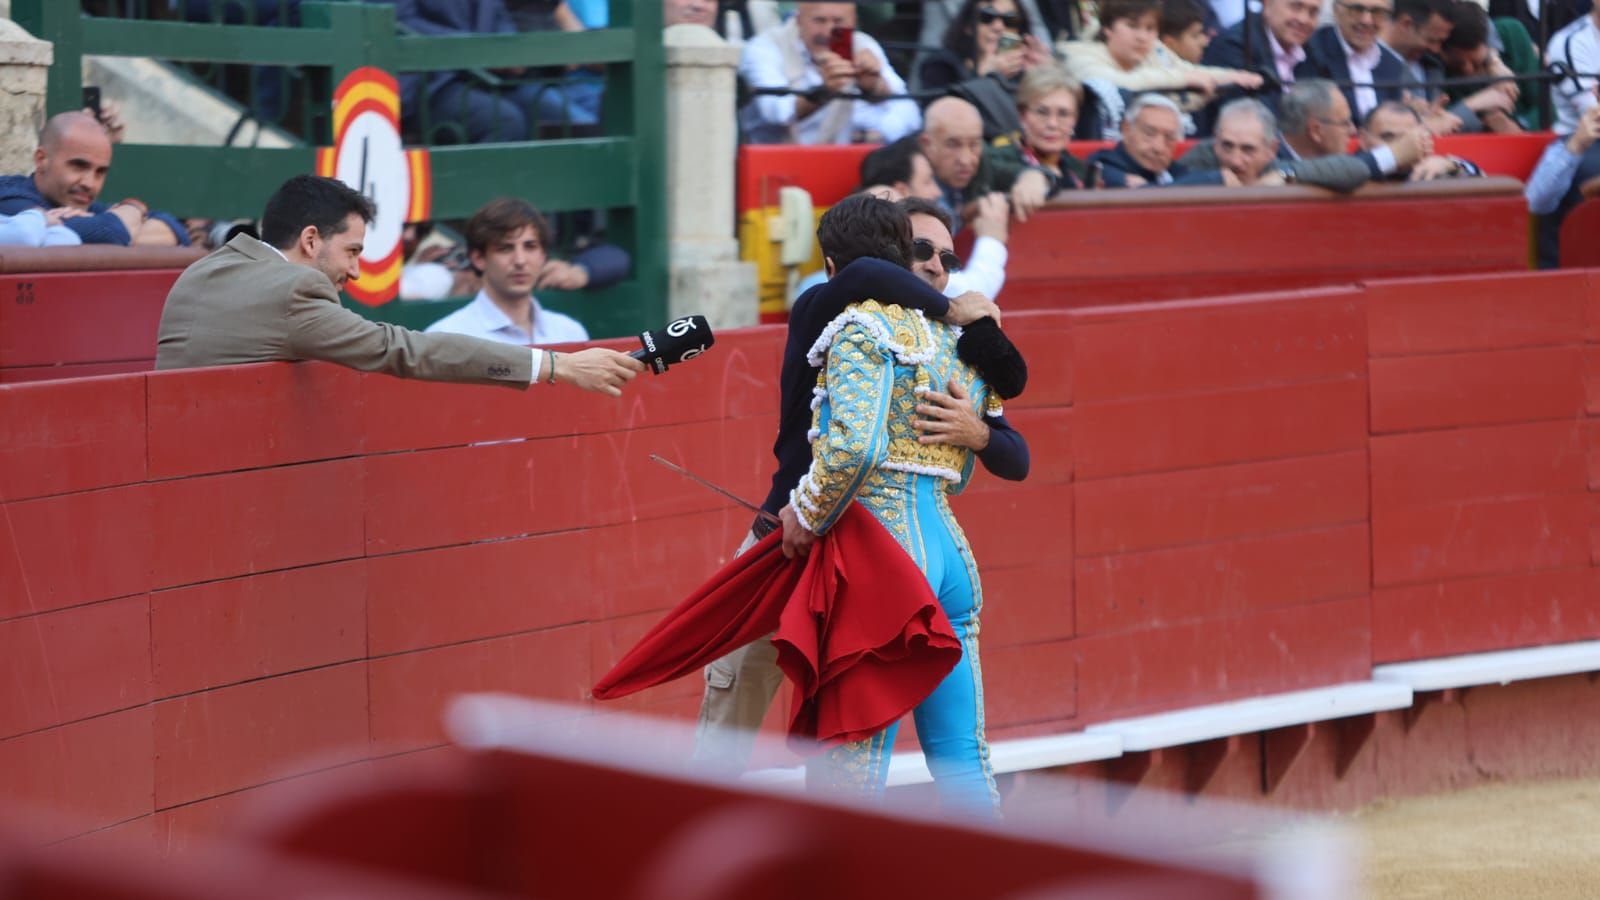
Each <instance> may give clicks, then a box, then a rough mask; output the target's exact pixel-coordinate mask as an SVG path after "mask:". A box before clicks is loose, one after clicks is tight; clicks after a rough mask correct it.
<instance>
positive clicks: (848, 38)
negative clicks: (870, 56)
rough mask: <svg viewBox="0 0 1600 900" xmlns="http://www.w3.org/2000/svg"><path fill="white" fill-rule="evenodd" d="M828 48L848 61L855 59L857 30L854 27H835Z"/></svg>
mask: <svg viewBox="0 0 1600 900" xmlns="http://www.w3.org/2000/svg"><path fill="white" fill-rule="evenodd" d="M828 49H829V50H831V51H833V52H834V53H835V54H837V55H838V56H839V57H840V58H841V59H844V60H847V61H848V60H852V59H855V58H856V30H855V29H854V28H835V29H834V30H833V34H832V36H830V37H829V38H828Z"/></svg>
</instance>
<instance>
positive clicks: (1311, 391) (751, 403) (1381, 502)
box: [0, 271, 1600, 839]
mask: <svg viewBox="0 0 1600 900" xmlns="http://www.w3.org/2000/svg"><path fill="white" fill-rule="evenodd" d="M1593 278H1594V275H1592V274H1591V273H1589V272H1584V271H1579V272H1565V273H1556V274H1526V273H1524V274H1515V275H1503V276H1494V277H1491V278H1434V279H1419V280H1412V281H1407V282H1378V283H1373V284H1369V285H1367V286H1365V287H1358V288H1349V289H1338V290H1322V291H1310V292H1297V293H1279V294H1272V295H1261V296H1253V297H1234V298H1222V299H1216V300H1206V301H1183V302H1173V303H1163V304H1149V305H1137V306H1124V307H1119V308H1109V309H1085V310H1078V311H1072V312H1054V313H1040V314H1013V315H1011V316H1010V317H1008V319H1007V325H1008V329H1009V330H1011V331H1012V332H1013V333H1014V335H1015V336H1016V338H1017V340H1018V342H1019V344H1020V345H1021V346H1022V348H1023V350H1024V352H1026V353H1027V355H1028V357H1029V359H1030V361H1031V368H1032V376H1033V377H1032V380H1031V384H1030V389H1029V392H1028V394H1027V395H1026V396H1025V397H1023V398H1021V399H1019V400H1018V401H1015V402H1014V403H1012V404H1011V405H1010V407H1011V408H1010V409H1009V410H1008V412H1009V414H1010V415H1011V416H1012V417H1013V419H1014V420H1015V422H1016V423H1017V425H1018V426H1019V427H1020V428H1022V429H1023V430H1024V431H1025V432H1026V433H1027V435H1028V437H1029V439H1030V443H1031V445H1032V450H1033V458H1034V460H1035V465H1034V472H1033V476H1032V478H1031V479H1030V480H1029V481H1028V482H1026V483H1024V484H1021V485H1014V484H1009V483H1003V482H999V481H997V480H994V479H989V478H983V477H980V479H979V480H978V481H977V483H976V484H975V485H974V486H973V489H972V490H971V491H970V492H968V493H967V494H965V495H963V496H962V497H960V498H958V499H957V500H956V501H955V504H956V510H957V512H958V514H959V515H960V516H961V517H962V521H963V523H964V525H965V527H966V530H967V533H968V534H969V535H970V537H971V539H972V543H973V546H974V551H975V554H976V556H977V558H978V560H979V561H980V563H981V565H982V570H983V573H984V578H985V587H986V598H987V603H986V605H985V609H984V613H985V618H986V622H985V627H984V635H983V637H984V644H983V652H984V660H983V661H984V668H985V673H986V679H987V690H986V696H987V698H988V703H989V713H988V722H989V727H990V732H991V735H992V736H994V737H997V738H1000V737H1005V736H1007V735H1015V734H1020V733H1036V732H1040V731H1062V730H1071V729H1075V728H1078V727H1081V726H1083V725H1085V724H1088V723H1091V722H1095V721H1101V720H1105V719H1109V718H1113V717H1118V716H1122V715H1127V714H1132V713H1136V712H1141V711H1151V710H1159V709H1171V708H1177V707H1183V706H1188V705H1193V704H1198V703H1206V702H1213V701H1218V700H1223V699H1228V698H1233V697H1240V696H1246V695H1253V694H1260V693H1268V692H1273V691H1279V690H1285V689H1290V688H1295V687H1305V686H1311V685H1317V684H1328V683H1334V682H1338V681H1343V680H1348V679H1352V678H1356V679H1359V678H1362V677H1364V676H1365V674H1366V673H1367V671H1368V670H1369V668H1370V666H1371V665H1372V664H1373V662H1374V661H1390V660H1397V659H1411V658H1426V657H1431V656H1436V655H1440V654H1445V653H1459V652H1467V651H1478V650H1492V649H1499V648H1505V647H1512V646H1523V645H1532V644H1541V643H1551V642H1560V641H1571V640H1578V639H1582V638H1589V637H1593V636H1595V635H1600V611H1597V609H1596V607H1595V606H1594V605H1593V604H1592V603H1586V602H1585V601H1586V599H1587V598H1588V594H1587V593H1586V590H1587V586H1588V585H1589V584H1590V583H1592V580H1593V578H1594V577H1596V569H1595V568H1594V566H1593V563H1592V559H1593V558H1595V556H1596V554H1595V551H1593V550H1591V549H1590V548H1591V535H1590V526H1589V522H1590V518H1591V514H1592V512H1593V499H1592V496H1591V494H1590V493H1589V489H1590V484H1591V481H1592V480H1593V479H1594V476H1593V475H1592V474H1591V473H1592V472H1594V471H1600V466H1597V464H1596V463H1595V462H1594V459H1593V457H1594V448H1593V446H1592V444H1593V441H1592V440H1591V438H1592V432H1593V428H1592V424H1591V423H1590V421H1589V419H1588V416H1589V415H1590V414H1591V413H1592V412H1593V410H1595V409H1596V408H1597V406H1600V401H1597V400H1595V399H1594V397H1595V393H1594V391H1593V390H1592V385H1593V384H1595V383H1596V381H1595V379H1593V378H1592V377H1591V375H1590V373H1591V372H1593V371H1600V368H1597V367H1596V366H1595V365H1594V364H1593V361H1592V359H1591V357H1594V355H1595V350H1594V348H1593V346H1592V345H1591V341H1592V340H1593V339H1594V335H1595V325H1594V324H1593V323H1594V322H1596V321H1600V312H1597V309H1600V308H1597V307H1595V303H1596V300H1595V299H1594V298H1595V297H1596V296H1600V295H1597V292H1596V291H1595V286H1594V285H1593V284H1592V280H1593ZM782 339H783V334H782V332H781V331H780V330H778V329H772V328H762V329H752V330H748V331H743V332H735V333H730V334H726V335H722V336H720V339H719V342H718V346H717V348H716V350H715V352H714V353H712V354H708V355H707V357H706V358H705V359H703V360H699V361H697V362H696V363H695V364H694V365H692V366H685V367H682V368H680V369H675V370H674V371H673V373H672V374H671V375H670V376H667V377H664V378H647V379H645V380H644V381H643V382H642V383H639V384H638V385H637V386H636V388H634V389H633V390H631V391H630V392H629V394H628V395H627V397H626V398H625V399H623V400H621V401H618V402H610V401H605V400H602V399H599V398H595V397H593V396H590V395H582V394H578V393H576V392H567V391H562V390H552V389H549V388H547V387H545V386H539V387H534V388H530V389H529V390H528V392H526V393H519V392H515V391H510V390H505V389H497V388H487V387H462V386H445V385H430V384H421V383H414V382H405V381H400V380H397V379H392V378H388V377H385V376H376V375H363V374H358V373H354V372H350V371H348V370H344V369H339V368H336V367H333V366H327V365H321V364H302V365H293V366H291V365H281V364H280V365H266V366H252V367H240V368H233V369H214V370H197V371H181V372H160V373H149V374H140V375H124V376H116V377H109V378H96V379H83V380H68V381H60V382H49V383H39V384H24V385H6V386H0V422H4V423H5V427H4V428H3V429H0V500H3V501H4V502H3V505H0V659H5V660H7V665H8V671H9V672H11V673H13V674H12V677H11V678H9V679H7V680H5V681H3V682H0V798H4V799H5V802H6V803H7V804H11V803H17V804H32V805H39V806H45V807H50V808H55V809H59V810H64V811H67V812H69V813H71V814H72V815H73V816H74V817H76V818H75V824H74V825H72V826H70V827H65V826H64V828H65V830H62V831H59V832H54V833H52V834H50V835H47V836H50V837H66V836H68V835H70V834H72V833H74V832H75V831H76V830H85V831H87V830H91V829H113V830H121V831H123V832H124V833H138V834H159V835H172V836H179V835H182V834H186V833H188V832H190V831H192V830H195V829H201V830H203V829H205V828H208V827H211V826H212V825H213V824H214V823H215V822H217V821H222V820H226V819H227V818H228V817H229V816H230V815H232V811H233V810H235V809H236V808H237V805H238V804H240V803H241V802H245V801H246V800H247V799H248V797H249V796H250V794H251V793H252V791H254V790H255V789H257V788H258V787H260V786H262V785H266V784H269V783H271V782H273V781H275V780H277V779H281V778H284V777H287V776H294V775H299V774H304V773H307V772H312V771H319V770H322V769H326V768H329V767H334V766H340V765H346V764H350V763H360V762H364V761H365V760H368V759H372V758H377V757H383V756H386V755H389V754H393V753H399V752H405V751H413V750H420V749H423V748H428V747H433V746H436V745H438V744H439V743H441V741H442V740H443V737H442V733H441V731H440V725H439V717H438V713H439V710H440V708H441V706H442V704H443V702H444V700H445V699H446V698H447V697H448V696H450V695H452V694H454V693H457V692H460V691H472V690H486V689H496V690H507V691H513V692H517V693H522V694H528V695H533V696H537V697H543V698H547V699H551V700H559V701H571V702H584V701H585V698H586V691H587V688H588V687H589V685H590V684H592V683H593V681H594V680H595V678H597V677H598V676H599V675H600V674H601V673H603V672H604V671H605V670H606V668H608V667H609V666H610V665H611V663H612V662H614V661H615V660H616V659H617V658H618V656H619V655H620V654H621V652H622V651H623V650H624V649H626V648H627V647H628V646H629V645H631V643H632V642H633V641H634V640H635V639H637V637H638V636H639V635H640V634H641V633H642V632H643V630H644V629H645V628H646V627H648V626H649V625H650V624H651V623H652V622H653V621H654V620H655V619H656V617H657V616H658V615H659V614H660V612H661V611H662V610H663V609H665V608H666V607H668V606H669V605H670V604H672V603H673V602H675V601H676V600H677V599H678V598H679V597H681V596H683V595H684V594H685V593H686V592H687V591H688V590H689V589H690V588H692V587H693V586H694V585H695V584H697V583H698V582H699V581H700V580H701V579H702V578H703V577H705V575H707V574H708V573H709V572H711V571H712V570H713V569H714V568H716V567H717V566H718V565H719V564H720V563H722V562H723V561H725V560H726V559H727V558H728V557H729V554H730V553H731V551H732V550H733V548H734V546H735V544H736V543H737V541H738V539H739V538H740V536H741V535H742V534H743V532H744V530H745V528H746V527H747V525H748V522H749V517H748V515H747V514H745V513H744V512H743V511H741V510H739V509H737V508H735V507H733V506H731V505H730V504H727V503H726V502H724V501H722V500H721V499H720V498H718V497H717V496H716V495H714V494H711V493H709V492H706V491H704V490H703V489H701V488H699V487H696V486H695V485H693V484H692V483H689V482H687V481H685V480H682V479H677V478H673V477H671V476H669V475H667V474H665V473H663V472H660V471H658V467H656V466H654V465H652V464H650V463H649V462H648V458H647V457H648V454H650V453H659V454H661V455H663V456H665V457H667V458H669V459H674V460H676V461H679V462H682V463H684V464H685V465H687V466H688V467H689V468H691V469H692V470H694V471H696V472H699V473H701V474H703V475H704V476H706V477H708V478H711V479H712V480H714V481H717V482H719V483H722V484H726V485H728V486H729V487H731V488H733V489H734V490H736V491H738V492H740V493H741V494H744V495H746V496H750V497H758V496H760V495H761V494H762V493H763V492H764V489H765V486H766V485H765V479H766V478H767V476H768V472H769V469H770V457H769V455H768V448H769V447H770V441H771V437H772V434H773V432H774V430H775V427H776V419H775V402H776V388H775V384H776V376H777V372H778V362H779V356H780V348H781V345H782ZM1369 457H1370V463H1369ZM699 694H700V684H699V683H698V681H697V680H696V679H692V678H690V679H684V680H681V681H679V682H676V683H674V684H672V685H670V686H667V687H664V688H661V689H658V690H656V691H651V692H646V693H645V694H643V695H640V696H637V697H634V698H630V699H629V700H628V701H625V702H623V703H622V704H620V705H619V706H618V708H621V709H629V710H642V711H650V712H659V713H663V714H668V715H673V716H679V717H687V716H692V715H693V713H694V710H695V707H696V705H697V702H698V698H699ZM780 714H781V710H780ZM40 827H41V828H50V827H53V826H46V825H41V826H40ZM174 839H176V838H174Z"/></svg>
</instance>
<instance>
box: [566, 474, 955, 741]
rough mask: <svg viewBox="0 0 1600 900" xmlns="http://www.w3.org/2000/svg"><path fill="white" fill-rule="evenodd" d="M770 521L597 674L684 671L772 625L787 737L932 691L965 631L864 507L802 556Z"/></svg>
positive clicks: (642, 683) (850, 732) (648, 678)
mask: <svg viewBox="0 0 1600 900" xmlns="http://www.w3.org/2000/svg"><path fill="white" fill-rule="evenodd" d="M782 540H783V532H782V530H781V529H780V530H777V531H774V532H773V533H772V534H769V535H767V536H766V538H764V539H763V540H762V541H761V542H760V543H757V544H756V545H755V546H754V547H751V548H750V549H749V550H748V551H746V552H745V553H744V555H742V556H739V557H736V558H735V559H733V560H732V561H731V562H729V563H728V564H727V565H725V566H723V567H722V569H721V570H720V571H718V572H717V574H715V575H713V576H711V579H710V580H709V581H707V582H706V583H705V584H703V585H701V586H700V587H699V588H698V589H696V590H695V592H694V593H693V594H690V595H689V598H688V599H686V600H684V601H683V602H682V603H679V604H678V605H677V606H676V607H675V608H673V609H672V611H671V612H668V613H667V615H666V617H665V618H664V619H662V620H661V621H660V622H658V623H656V625H655V627H654V628H652V629H650V632H649V633H648V634H646V635H645V636H644V637H643V638H642V639H641V640H640V641H639V643H638V644H636V645H635V646H634V647H633V649H632V650H629V651H628V652H627V654H626V655H624V656H623V657H622V660H621V661H620V662H618V663H617V664H616V665H615V666H614V667H612V669H611V671H610V672H607V673H606V675H605V677H604V678H601V679H600V681H599V683H597V684H596V685H595V686H594V690H593V693H594V696H595V698H596V699H599V700H610V699H614V698H616V697H623V696H626V695H628V694H631V693H634V692H635V691H641V690H644V689H645V688H647V687H653V686H655V685H658V684H661V683H663V682H666V681H671V680H672V679H674V678H678V677H680V676H682V675H687V674H688V673H690V672H695V671H699V670H700V668H701V667H703V666H705V665H706V664H707V663H709V662H711V661H712V660H714V659H716V658H718V657H720V656H722V655H723V654H725V653H728V652H730V651H732V650H734V649H737V648H739V647H742V646H744V645H745V644H748V643H750V642H752V641H757V640H761V639H762V638H763V637H765V636H766V635H767V634H769V633H771V632H773V631H776V632H777V634H776V635H774V636H773V642H774V643H776V644H777V646H778V667H779V668H781V669H782V670H783V673H784V675H786V676H788V678H789V681H790V682H791V683H792V684H793V685H794V702H793V703H791V704H790V709H791V710H792V712H791V714H790V717H789V739H790V744H791V746H792V747H793V748H794V749H796V750H800V751H802V752H803V751H805V749H806V748H808V747H810V746H812V744H813V742H821V743H823V744H837V743H841V742H848V741H858V740H862V739H864V738H866V737H869V736H871V735H873V734H876V733H877V732H879V731H882V730H883V729H884V728H886V727H888V726H889V725H890V724H892V723H894V722H895V721H897V720H898V719H899V718H900V717H901V716H903V715H905V714H906V713H907V712H909V711H910V710H911V709H912V708H913V707H915V706H916V705H917V704H918V703H921V702H922V701H923V700H925V699H926V698H927V696H928V695H929V694H931V693H933V689H934V688H936V687H938V686H939V682H940V681H942V680H944V677H945V676H946V675H948V674H949V673H950V670H951V669H953V668H955V665H956V663H957V662H959V661H960V659H961V642H960V641H958V640H957V639H956V636H955V631H954V630H953V629H952V628H951V627H950V620H949V619H947V618H945V614H944V610H942V609H940V608H939V601H938V599H937V598H936V597H934V596H933V590H932V589H931V588H929V587H928V579H927V577H926V576H925V575H923V574H922V570H920V569H918V568H917V566H916V564H915V563H913V562H912V561H911V557H910V556H908V555H907V554H906V552H905V550H904V549H902V548H901V547H900V545H899V544H897V543H895V541H894V538H893V537H891V536H890V535H889V533H888V532H887V531H885V530H884V528H883V526H882V525H880V524H879V523H878V520H876V519H874V518H873V517H872V514H871V513H869V512H867V511H866V510H864V509H862V508H861V507H860V506H858V505H856V504H851V505H850V506H849V507H847V508H846V509H845V511H844V513H843V514H842V515H841V516H840V517H839V519H838V521H836V522H835V523H834V526H833V528H832V529H830V530H829V531H828V533H827V534H825V535H823V536H822V537H821V538H819V539H818V540H817V542H816V543H815V544H814V545H812V548H811V554H810V555H809V556H807V557H805V558H803V559H794V560H790V559H785V558H784V556H783V553H782V551H781V550H780V545H781V543H782Z"/></svg>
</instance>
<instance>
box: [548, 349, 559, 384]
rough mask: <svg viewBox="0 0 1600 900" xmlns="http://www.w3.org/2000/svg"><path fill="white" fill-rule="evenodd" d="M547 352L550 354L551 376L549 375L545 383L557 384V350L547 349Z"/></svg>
mask: <svg viewBox="0 0 1600 900" xmlns="http://www.w3.org/2000/svg"><path fill="white" fill-rule="evenodd" d="M545 352H546V353H548V354H550V377H549V379H548V380H546V381H545V383H546V384H555V383H556V352H555V351H554V350H546V351H545Z"/></svg>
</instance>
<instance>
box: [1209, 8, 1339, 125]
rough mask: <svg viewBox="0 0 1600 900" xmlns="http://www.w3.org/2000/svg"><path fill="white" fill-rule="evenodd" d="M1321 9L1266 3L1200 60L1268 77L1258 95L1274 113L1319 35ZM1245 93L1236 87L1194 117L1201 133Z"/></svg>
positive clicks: (1213, 44) (1227, 32) (1214, 43)
mask: <svg viewBox="0 0 1600 900" xmlns="http://www.w3.org/2000/svg"><path fill="white" fill-rule="evenodd" d="M1363 2H1366V0H1363ZM1320 9H1321V7H1320V5H1319V4H1317V3H1316V2H1314V0H1265V2H1264V3H1263V4H1262V7H1261V13H1260V15H1249V16H1246V17H1245V18H1244V19H1243V20H1242V21H1240V22H1239V23H1238V24H1236V25H1234V26H1233V27H1231V28H1228V29H1226V30H1224V31H1223V32H1222V33H1221V34H1219V35H1217V38H1216V40H1214V41H1212V42H1211V44H1210V45H1209V46H1207V47H1206V52H1205V56H1203V57H1201V62H1203V63H1204V64H1205V65H1208V66H1224V67H1226V68H1229V69H1245V70H1247V71H1250V72H1257V73H1259V74H1261V75H1262V76H1263V77H1266V78H1267V84H1266V86H1265V87H1263V88H1262V89H1261V90H1260V92H1259V93H1258V95H1257V96H1258V97H1259V98H1260V99H1261V101H1262V102H1263V103H1265V104H1267V107H1268V108H1269V109H1271V110H1272V111H1273V112H1274V113H1276V112H1277V111H1278V95H1279V93H1280V92H1281V91H1282V90H1283V89H1285V88H1287V87H1288V86H1289V85H1291V84H1294V80H1295V73H1296V69H1297V68H1298V67H1299V66H1300V64H1301V63H1303V62H1305V61H1306V50H1305V44H1306V42H1307V41H1309V40H1311V35H1312V33H1313V32H1314V31H1316V28H1317V16H1318V14H1319V12H1320ZM1247 35H1248V36H1247ZM1247 50H1248V52H1247ZM1242 93H1243V90H1242V89H1241V88H1237V87H1227V88H1223V89H1222V90H1221V91H1220V92H1218V94H1217V96H1216V99H1214V100H1212V102H1211V103H1210V104H1209V105H1207V106H1206V108H1205V109H1203V110H1201V111H1200V112H1198V113H1196V114H1195V125H1196V127H1197V128H1198V130H1199V131H1198V133H1199V134H1201V135H1209V134H1210V133H1211V128H1212V125H1213V124H1215V122H1216V116H1217V112H1218V111H1219V110H1221V109H1222V105H1223V104H1224V103H1227V102H1228V101H1229V100H1232V99H1234V98H1235V97H1238V96H1240V95H1241V94H1242Z"/></svg>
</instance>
